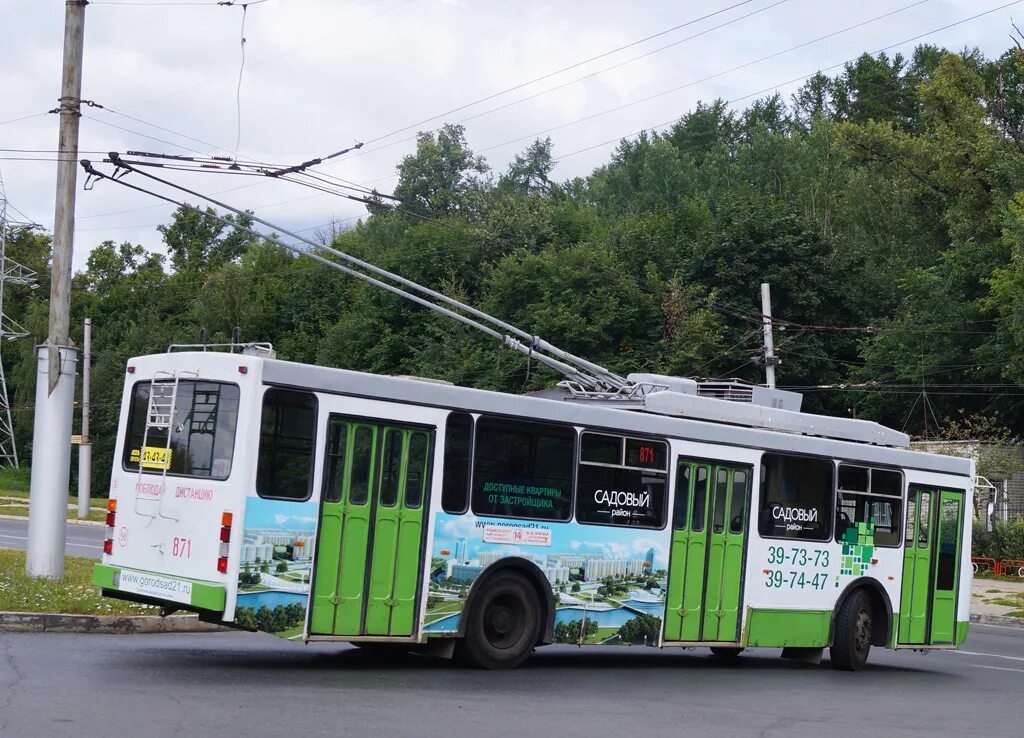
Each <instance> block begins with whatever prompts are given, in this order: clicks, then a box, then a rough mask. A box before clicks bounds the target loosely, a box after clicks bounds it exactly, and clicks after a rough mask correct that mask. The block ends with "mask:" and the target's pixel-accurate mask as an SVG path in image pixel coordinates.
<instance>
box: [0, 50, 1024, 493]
mask: <svg viewBox="0 0 1024 738" xmlns="http://www.w3.org/2000/svg"><path fill="white" fill-rule="evenodd" d="M1022 131H1024V55H1022V54H1021V52H1020V51H1018V50H1017V49H1016V48H1014V49H1011V50H1010V51H1008V52H1007V53H1006V54H1004V55H1003V56H1001V57H1000V58H998V59H995V60H988V59H984V58H982V57H981V56H980V55H979V54H977V53H963V54H951V53H945V52H943V51H942V50H940V49H936V48H933V47H920V48H918V49H917V50H916V51H915V52H914V54H913V55H912V58H911V59H904V58H902V57H900V56H895V57H891V58H890V57H887V56H885V55H880V56H878V57H871V56H868V55H865V56H863V57H861V58H860V59H859V60H858V61H857V62H856V63H855V64H852V65H850V66H849V67H848V68H846V69H845V70H844V71H843V72H842V73H841V74H839V75H838V76H836V77H827V76H824V75H817V76H815V77H813V78H811V79H809V80H808V81H807V82H806V83H805V84H804V85H803V87H801V88H800V90H799V91H798V92H797V93H796V94H795V95H793V96H792V99H791V100H790V101H789V102H788V103H787V101H785V100H783V99H782V98H781V97H779V96H774V97H770V98H766V99H762V100H758V101H756V102H754V103H753V104H751V105H750V107H748V108H747V109H746V110H743V111H742V112H737V111H732V110H730V109H729V108H728V107H727V106H726V105H725V104H724V103H723V102H720V101H715V102H712V103H708V104H701V105H698V106H697V108H696V109H695V110H692V111H690V112H689V113H688V114H686V115H685V116H684V117H683V118H682V119H681V120H680V122H679V123H677V124H676V125H673V126H672V127H671V128H669V129H667V130H665V131H664V132H660V133H649V134H645V135H641V136H639V137H637V138H634V139H631V140H624V141H622V143H621V144H620V145H619V147H618V148H617V149H616V150H615V152H614V153H613V155H612V156H611V158H610V160H609V161H608V162H607V163H605V164H604V165H603V166H600V167H598V168H597V169H596V170H595V171H594V172H593V173H592V174H590V175H589V176H588V177H585V178H578V179H574V180H571V181H556V180H554V179H552V176H551V175H552V167H553V163H554V157H555V156H556V155H557V152H553V151H552V147H551V144H550V142H549V141H537V142H535V143H534V144H533V145H531V146H530V147H529V148H527V149H526V150H525V151H523V152H522V153H521V154H520V155H518V156H517V157H516V158H515V159H514V161H513V162H512V163H511V165H510V166H509V167H508V169H507V170H506V171H504V172H500V173H493V172H492V171H491V170H490V169H489V167H488V165H487V162H486V161H485V160H484V159H483V158H481V157H479V156H477V155H475V154H474V153H473V152H472V151H471V149H470V147H469V145H468V144H467V142H466V140H465V136H464V133H463V131H462V129H461V128H460V127H458V126H448V127H445V128H444V129H442V130H441V131H440V132H436V133H421V134H420V135H419V138H418V144H417V150H416V152H415V153H414V154H412V155H410V156H407V157H406V158H405V159H404V160H403V161H402V162H401V164H400V165H399V167H398V172H399V183H398V186H397V187H396V189H395V193H396V195H397V196H398V197H400V198H402V200H403V203H402V204H400V205H397V206H395V205H392V204H390V203H387V202H384V201H381V202H380V203H378V204H375V205H374V206H373V207H372V215H371V216H370V217H368V218H367V219H366V220H364V221H362V222H360V223H359V224H358V225H357V226H356V227H354V228H352V229H351V230H347V231H344V232H341V233H338V234H336V235H335V236H334V243H335V245H336V246H338V247H339V248H341V249H343V250H345V251H347V252H349V253H352V254H354V255H356V256H360V257H364V258H367V259H369V260H371V261H373V262H375V263H377V264H379V265H380V266H383V267H385V268H388V269H393V270H395V271H397V272H399V273H401V274H402V275H404V276H406V277H408V278H411V279H414V280H417V281H419V282H421V283H423V284H425V285H428V286H430V287H433V288H435V289H439V290H442V291H444V292H446V293H448V294H450V295H452V296H455V297H458V298H460V299H463V300H465V301H467V302H469V303H471V304H473V305H475V306H477V307H480V308H482V309H484V310H487V311H488V312H490V313H492V314H494V315H496V316H499V317H501V318H503V319H505V320H508V321H510V322H513V323H515V324H517V325H519V326H520V327H521V328H523V329H525V330H528V331H531V332H533V333H536V334H538V335H541V336H543V337H544V338H546V339H548V340H549V341H551V342H553V343H555V344H557V345H560V346H562V347H563V348H565V349H567V350H569V351H572V352H574V353H577V354H579V355H582V356H585V357H587V358H589V359H591V360H593V361H596V362H599V363H602V364H605V365H607V366H609V367H610V368H612V369H614V370H616V371H620V372H628V371H650V372H661V373H667V374H678V375H688V376H698V377H715V376H739V377H742V378H746V379H749V380H755V381H756V380H758V379H759V378H760V377H761V376H762V369H761V368H760V367H759V366H758V365H757V355H758V354H757V350H758V347H759V345H760V335H759V330H758V323H757V320H756V317H752V316H754V315H755V314H756V313H758V312H759V284H760V283H761V282H762V281H767V282H770V283H771V285H772V296H773V303H774V312H775V315H776V316H777V317H778V318H780V319H781V320H783V321H788V322H787V323H786V324H785V325H784V329H783V330H780V332H779V334H777V336H776V342H777V346H778V348H779V353H780V355H781V357H782V364H781V366H780V367H779V372H778V374H779V378H780V383H781V385H782V386H792V387H805V388H811V389H809V390H808V391H807V394H806V397H805V404H804V407H805V408H806V409H808V410H811V411H818V412H829V413H836V414H842V415H849V414H855V415H856V416H858V417H868V418H873V419H876V420H879V421H881V422H884V423H887V424H889V425H894V426H896V427H906V428H907V430H909V431H911V432H920V431H922V430H924V422H925V418H926V417H928V418H929V421H928V422H930V423H934V422H935V421H936V420H940V421H941V420H942V419H944V418H945V417H947V416H951V417H961V413H964V414H966V415H968V416H970V415H974V414H979V413H980V414H984V415H986V416H988V417H990V418H992V419H994V422H995V424H996V425H997V426H1001V427H1005V428H1010V429H1019V428H1021V427H1024V425H1022V421H1024V405H1022V401H1021V399H1022V395H1021V393H1020V392H1018V391H1016V389H1007V387H1006V385H1009V384H1014V383H1019V382H1021V381H1022V380H1024V141H1022ZM161 233H162V236H163V240H164V243H165V244H166V252H167V253H166V256H164V255H161V254H154V253H147V252H145V251H144V250H143V249H141V248H139V247H137V246H133V245H131V244H121V245H117V244H114V243H112V242H106V243H103V244H100V245H99V246H98V247H96V248H95V249H94V250H93V251H92V253H91V255H90V257H89V261H88V264H87V267H86V269H85V271H83V272H82V273H80V274H78V275H77V276H76V278H75V283H74V290H75V291H74V296H73V303H72V304H73V312H74V317H73V324H74V325H76V326H80V325H81V322H82V319H83V318H84V317H85V316H90V317H92V319H93V322H94V339H93V341H94V346H95V359H94V384H93V386H94V388H95V390H94V391H95V397H94V401H95V421H94V436H95V444H96V445H95V450H94V458H95V459H96V479H95V482H94V489H97V490H98V491H99V492H100V493H102V491H103V490H104V488H105V487H104V485H105V480H106V479H107V478H108V474H109V464H110V461H111V459H112V457H113V438H114V431H115V427H116V419H117V413H118V409H119V400H120V393H121V391H122V383H123V372H124V366H125V361H126V359H127V358H128V357H130V356H132V355H137V354H142V353H150V352H159V351H163V350H165V349H166V347H167V345H168V344H170V343H173V342H191V341H194V340H196V336H197V335H198V331H199V328H200V327H206V328H207V329H208V330H209V331H210V334H211V339H213V340H225V339H226V338H227V336H228V335H229V334H230V331H231V328H232V327H233V326H240V327H241V330H242V335H243V338H244V339H246V340H269V341H272V342H273V343H274V345H275V347H276V348H277V349H278V352H279V355H280V356H281V357H282V358H286V359H290V360H295V361H302V362H314V363H319V364H324V365H331V366H339V367H346V368H352V369H359V370H363V371H369V372H379V373H385V374H417V375H425V376H432V377H438V378H441V379H446V380H451V381H454V382H457V383H460V384H465V385H470V386H475V387H483V388H494V389H503V390H509V391H522V390H528V389H536V388H540V387H545V386H550V384H551V383H552V382H553V381H554V380H555V379H557V377H555V376H554V375H552V374H550V373H548V372H547V371H546V370H543V369H539V368H538V367H537V366H536V364H534V365H533V366H530V365H528V362H527V361H526V359H525V358H524V357H521V356H519V355H513V354H510V353H508V352H506V351H504V350H503V349H502V348H501V347H500V346H498V345H497V344H496V342H494V341H493V340H491V339H489V338H487V337H486V336H482V335H480V334H477V333H475V332H473V331H472V330H471V329H469V328H466V327H463V326H460V325H458V324H456V323H454V322H452V321H450V320H448V319H446V318H442V317H439V316H436V315H433V314H431V313H428V312H427V311H425V310H423V309H420V308H417V307H415V306H413V305H411V304H409V303H407V302H404V301H402V300H401V299H399V298H397V297H395V296H393V295H390V294H387V293H384V292H382V291H380V290H378V289H375V288H372V287H369V286H367V285H365V284H363V283H360V282H357V281H355V280H353V279H351V278H348V277H346V276H344V275H342V274H340V273H338V272H334V271H330V270H328V269H326V268H325V267H323V266H321V265H319V264H316V263H314V262H313V261H311V260H309V259H306V258H295V257H293V256H292V255H290V254H289V253H287V252H285V251H284V250H282V249H280V248H278V247H275V246H273V245H268V244H267V243H260V242H254V241H253V240H252V239H251V238H249V237H247V236H245V235H240V234H238V233H232V232H229V231H228V229H225V228H223V227H221V225H220V224H218V223H216V222H215V221H213V220H211V219H209V218H205V217H202V216H199V215H197V214H195V213H194V212H191V211H188V210H184V209H183V210H179V211H178V212H177V213H176V214H175V216H174V219H173V222H171V223H170V224H168V225H167V226H165V227H163V228H161ZM46 249H47V239H46V237H45V236H44V235H43V234H40V233H36V232H25V233H23V234H22V235H21V237H20V238H19V239H18V241H17V242H16V244H15V247H14V249H13V253H12V256H14V258H16V259H18V260H19V261H23V262H26V263H28V264H29V265H30V266H34V267H35V268H38V269H39V270H40V271H41V273H45V269H46V259H47V254H46ZM44 292H45V290H39V291H38V292H37V293H33V294H31V295H30V294H29V293H28V292H27V291H26V292H25V293H24V294H23V295H20V294H19V296H18V297H15V299H14V300H13V301H12V303H13V310H14V313H15V314H14V316H13V317H15V319H17V320H19V321H20V322H22V323H23V324H25V325H26V326H27V327H29V328H30V329H31V330H32V331H33V332H34V333H35V335H36V336H37V337H39V338H41V337H42V336H44V335H45V332H46V331H45V321H46V305H45V297H46V295H45V294H39V293H44ZM19 298H23V299H20V300H19ZM21 349H22V355H21V356H20V357H18V356H14V355H13V354H11V353H7V354H5V356H6V357H8V359H9V360H10V361H12V364H11V370H12V371H11V375H10V376H11V382H12V385H13V386H14V388H15V395H16V397H15V405H16V406H17V408H18V410H19V412H18V413H17V416H16V424H17V426H18V432H19V437H20V440H21V448H22V449H23V450H24V451H26V452H27V451H29V449H28V443H27V442H28V441H29V439H30V436H31V412H30V410H29V408H30V406H31V402H32V392H33V382H34V377H33V371H32V361H31V355H30V346H29V342H28V341H24V342H22V343H21ZM837 384H845V385H847V386H846V387H845V388H835V387H821V385H837ZM849 385H854V386H852V387H851V386H849ZM857 385H859V386H857ZM922 385H924V386H926V387H927V388H929V394H928V398H929V402H928V403H927V404H926V403H921V402H920V398H919V393H920V387H921V386H922ZM996 385H1003V386H1002V387H998V386H996ZM922 406H926V407H927V408H928V415H927V416H926V415H923V414H922V412H921V407H922Z"/></svg>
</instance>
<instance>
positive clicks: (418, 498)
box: [405, 432, 430, 508]
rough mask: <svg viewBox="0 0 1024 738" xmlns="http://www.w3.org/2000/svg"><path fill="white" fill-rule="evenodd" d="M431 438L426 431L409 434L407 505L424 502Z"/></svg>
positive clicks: (406, 484) (406, 479) (406, 471)
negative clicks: (424, 486)
mask: <svg viewBox="0 0 1024 738" xmlns="http://www.w3.org/2000/svg"><path fill="white" fill-rule="evenodd" d="M429 448H430V439H429V437H428V436H427V434H426V433H419V432H417V433H413V434H412V435H410V436H409V463H408V465H407V466H406V470H405V506H406V507H408V508H416V507H419V506H420V503H421V502H423V485H424V482H425V481H426V479H427V462H428V461H429V458H428V454H427V449H429Z"/></svg>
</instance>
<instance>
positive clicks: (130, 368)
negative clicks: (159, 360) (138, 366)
mask: <svg viewBox="0 0 1024 738" xmlns="http://www.w3.org/2000/svg"><path fill="white" fill-rule="evenodd" d="M128 373H129V374H134V373H135V367H133V366H131V365H129V366H128Z"/></svg>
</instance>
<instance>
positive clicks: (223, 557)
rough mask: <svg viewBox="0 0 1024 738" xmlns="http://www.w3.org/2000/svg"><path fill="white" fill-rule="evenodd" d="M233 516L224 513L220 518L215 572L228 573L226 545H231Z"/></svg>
mask: <svg viewBox="0 0 1024 738" xmlns="http://www.w3.org/2000/svg"><path fill="white" fill-rule="evenodd" d="M232 520H234V515H233V514H232V513H229V512H224V513H222V514H221V516H220V552H219V553H220V556H218V557H217V571H219V572H220V573H221V574H227V573H228V544H230V543H231V521H232Z"/></svg>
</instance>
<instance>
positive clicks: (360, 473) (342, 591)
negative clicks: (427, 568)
mask: <svg viewBox="0 0 1024 738" xmlns="http://www.w3.org/2000/svg"><path fill="white" fill-rule="evenodd" d="M328 431H329V432H328V454H327V466H328V469H327V472H326V474H325V486H324V493H323V501H322V503H321V512H320V530H321V533H320V535H319V542H318V546H317V557H316V568H317V571H316V575H315V577H314V589H313V612H312V615H311V632H313V633H323V634H333V635H352V636H356V635H396V636H401V635H411V634H412V633H413V629H414V625H415V612H416V592H417V590H418V585H419V574H420V570H421V568H422V567H421V563H422V553H421V551H422V533H423V508H424V505H425V504H426V500H427V498H428V491H429V475H428V471H429V463H430V450H431V442H432V435H431V434H430V433H428V432H427V431H425V430H419V429H411V428H400V427H392V426H378V425H372V424H368V423H361V422H357V421H351V420H345V419H342V418H337V417H332V418H331V420H330V423H329V429H328ZM342 438H343V439H344V440H340V439H342Z"/></svg>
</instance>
